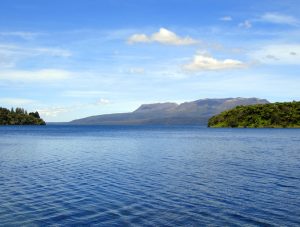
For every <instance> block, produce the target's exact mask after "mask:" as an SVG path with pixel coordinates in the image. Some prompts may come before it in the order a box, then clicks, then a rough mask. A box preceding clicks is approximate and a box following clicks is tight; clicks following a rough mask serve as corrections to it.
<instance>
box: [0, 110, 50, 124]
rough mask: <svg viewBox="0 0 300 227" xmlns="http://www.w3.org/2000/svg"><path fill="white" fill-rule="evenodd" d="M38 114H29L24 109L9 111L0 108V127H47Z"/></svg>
mask: <svg viewBox="0 0 300 227" xmlns="http://www.w3.org/2000/svg"><path fill="white" fill-rule="evenodd" d="M45 124H46V123H45V121H44V120H43V119H41V118H40V115H39V113H38V112H32V113H27V111H26V110H24V109H22V108H16V109H11V110H8V109H6V108H2V107H0V125H45Z"/></svg>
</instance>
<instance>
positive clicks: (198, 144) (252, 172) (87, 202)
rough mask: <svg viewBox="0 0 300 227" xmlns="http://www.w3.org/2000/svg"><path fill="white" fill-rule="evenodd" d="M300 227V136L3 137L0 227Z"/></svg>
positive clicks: (280, 132)
mask: <svg viewBox="0 0 300 227" xmlns="http://www.w3.org/2000/svg"><path fill="white" fill-rule="evenodd" d="M26 225H28V226H45V225H55V226H80V225H82V226H83V225H95V226H128V225H130V226H203V225H212V226H224V225H225V226H226V225H227V226H245V225H248V226H300V130H299V129H209V128H201V127H155V126H152V127H150V126H149V127H120V126H119V127H118V126H115V127H108V126H107V127H101V126H45V127H38V126H36V127H33V126H28V127H0V226H26Z"/></svg>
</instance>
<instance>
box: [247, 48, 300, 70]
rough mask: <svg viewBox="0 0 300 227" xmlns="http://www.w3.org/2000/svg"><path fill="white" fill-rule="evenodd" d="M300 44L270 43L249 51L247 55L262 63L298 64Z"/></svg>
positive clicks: (299, 62) (299, 60) (299, 61)
mask: <svg viewBox="0 0 300 227" xmlns="http://www.w3.org/2000/svg"><path fill="white" fill-rule="evenodd" d="M297 53H300V44H272V45H266V46H264V47H261V48H259V49H258V50H255V51H252V52H250V53H249V57H251V58H252V59H254V60H256V61H259V62H261V63H264V64H282V65H283V64H287V65H299V64H300V55H299V54H297Z"/></svg>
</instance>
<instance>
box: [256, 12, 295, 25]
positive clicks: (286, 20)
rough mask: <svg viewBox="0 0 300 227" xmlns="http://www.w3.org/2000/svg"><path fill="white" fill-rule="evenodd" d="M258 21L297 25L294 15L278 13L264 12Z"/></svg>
mask: <svg viewBox="0 0 300 227" xmlns="http://www.w3.org/2000/svg"><path fill="white" fill-rule="evenodd" d="M260 21H263V22H269V23H274V24H288V25H299V20H298V19H296V18H295V17H293V16H290V15H284V14H280V13H265V14H264V15H262V16H261V18H260Z"/></svg>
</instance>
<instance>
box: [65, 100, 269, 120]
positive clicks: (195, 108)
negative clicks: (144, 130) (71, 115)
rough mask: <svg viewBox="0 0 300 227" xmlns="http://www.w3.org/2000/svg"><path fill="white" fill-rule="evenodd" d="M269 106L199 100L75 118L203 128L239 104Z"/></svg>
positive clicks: (231, 101) (240, 101) (252, 101)
mask: <svg viewBox="0 0 300 227" xmlns="http://www.w3.org/2000/svg"><path fill="white" fill-rule="evenodd" d="M264 103H269V102H268V101H267V100H266V99H258V98H224V99H199V100H196V101H193V102H184V103H182V104H177V103H171V102H167V103H154V104H143V105H141V106H140V107H139V108H138V109H136V110H135V111H133V112H130V113H118V114H104V115H98V116H91V117H87V118H82V119H77V120H73V121H71V122H70V124H80V125H150V124H157V125H206V124H207V122H208V119H209V118H210V117H212V116H214V115H216V114H219V113H221V112H222V111H225V110H229V109H232V108H234V107H236V106H239V105H252V104H264Z"/></svg>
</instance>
